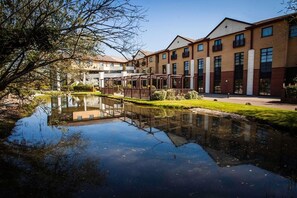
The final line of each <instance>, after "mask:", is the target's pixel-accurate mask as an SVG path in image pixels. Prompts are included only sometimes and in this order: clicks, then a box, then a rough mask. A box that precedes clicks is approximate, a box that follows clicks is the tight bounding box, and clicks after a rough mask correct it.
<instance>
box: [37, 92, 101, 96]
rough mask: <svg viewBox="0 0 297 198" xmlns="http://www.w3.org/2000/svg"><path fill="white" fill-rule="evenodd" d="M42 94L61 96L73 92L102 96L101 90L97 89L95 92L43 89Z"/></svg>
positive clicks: (72, 93)
mask: <svg viewBox="0 0 297 198" xmlns="http://www.w3.org/2000/svg"><path fill="white" fill-rule="evenodd" d="M41 94H45V95H50V96H59V95H65V94H71V95H93V96H101V92H99V91H95V92H91V91H90V92H73V91H72V92H64V91H43V92H41Z"/></svg>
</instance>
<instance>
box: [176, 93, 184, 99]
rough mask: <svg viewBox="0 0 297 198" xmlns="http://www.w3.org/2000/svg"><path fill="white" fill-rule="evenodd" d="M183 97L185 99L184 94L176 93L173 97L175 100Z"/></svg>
mask: <svg viewBox="0 0 297 198" xmlns="http://www.w3.org/2000/svg"><path fill="white" fill-rule="evenodd" d="M184 99H185V96H184V94H177V95H176V97H175V100H184Z"/></svg>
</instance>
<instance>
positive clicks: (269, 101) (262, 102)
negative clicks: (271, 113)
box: [204, 94, 297, 110]
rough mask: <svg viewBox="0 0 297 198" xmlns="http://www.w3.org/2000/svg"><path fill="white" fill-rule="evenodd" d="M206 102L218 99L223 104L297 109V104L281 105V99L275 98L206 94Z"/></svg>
mask: <svg viewBox="0 0 297 198" xmlns="http://www.w3.org/2000/svg"><path fill="white" fill-rule="evenodd" d="M204 99H205V100H214V99H217V100H218V101H221V102H231V103H239V104H245V103H247V102H248V103H250V104H251V105H254V106H265V107H271V108H277V109H284V110H295V108H296V109H297V104H287V103H281V101H280V98H273V97H257V96H238V95H230V97H229V98H228V97H227V95H224V94H204Z"/></svg>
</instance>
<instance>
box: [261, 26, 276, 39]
mask: <svg viewBox="0 0 297 198" xmlns="http://www.w3.org/2000/svg"><path fill="white" fill-rule="evenodd" d="M272 32H273V29H272V26H270V27H265V28H262V32H261V36H262V37H268V36H272Z"/></svg>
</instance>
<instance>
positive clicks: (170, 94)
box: [166, 89, 175, 100]
mask: <svg viewBox="0 0 297 198" xmlns="http://www.w3.org/2000/svg"><path fill="white" fill-rule="evenodd" d="M166 100H175V90H173V89H168V90H167V95H166Z"/></svg>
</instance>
